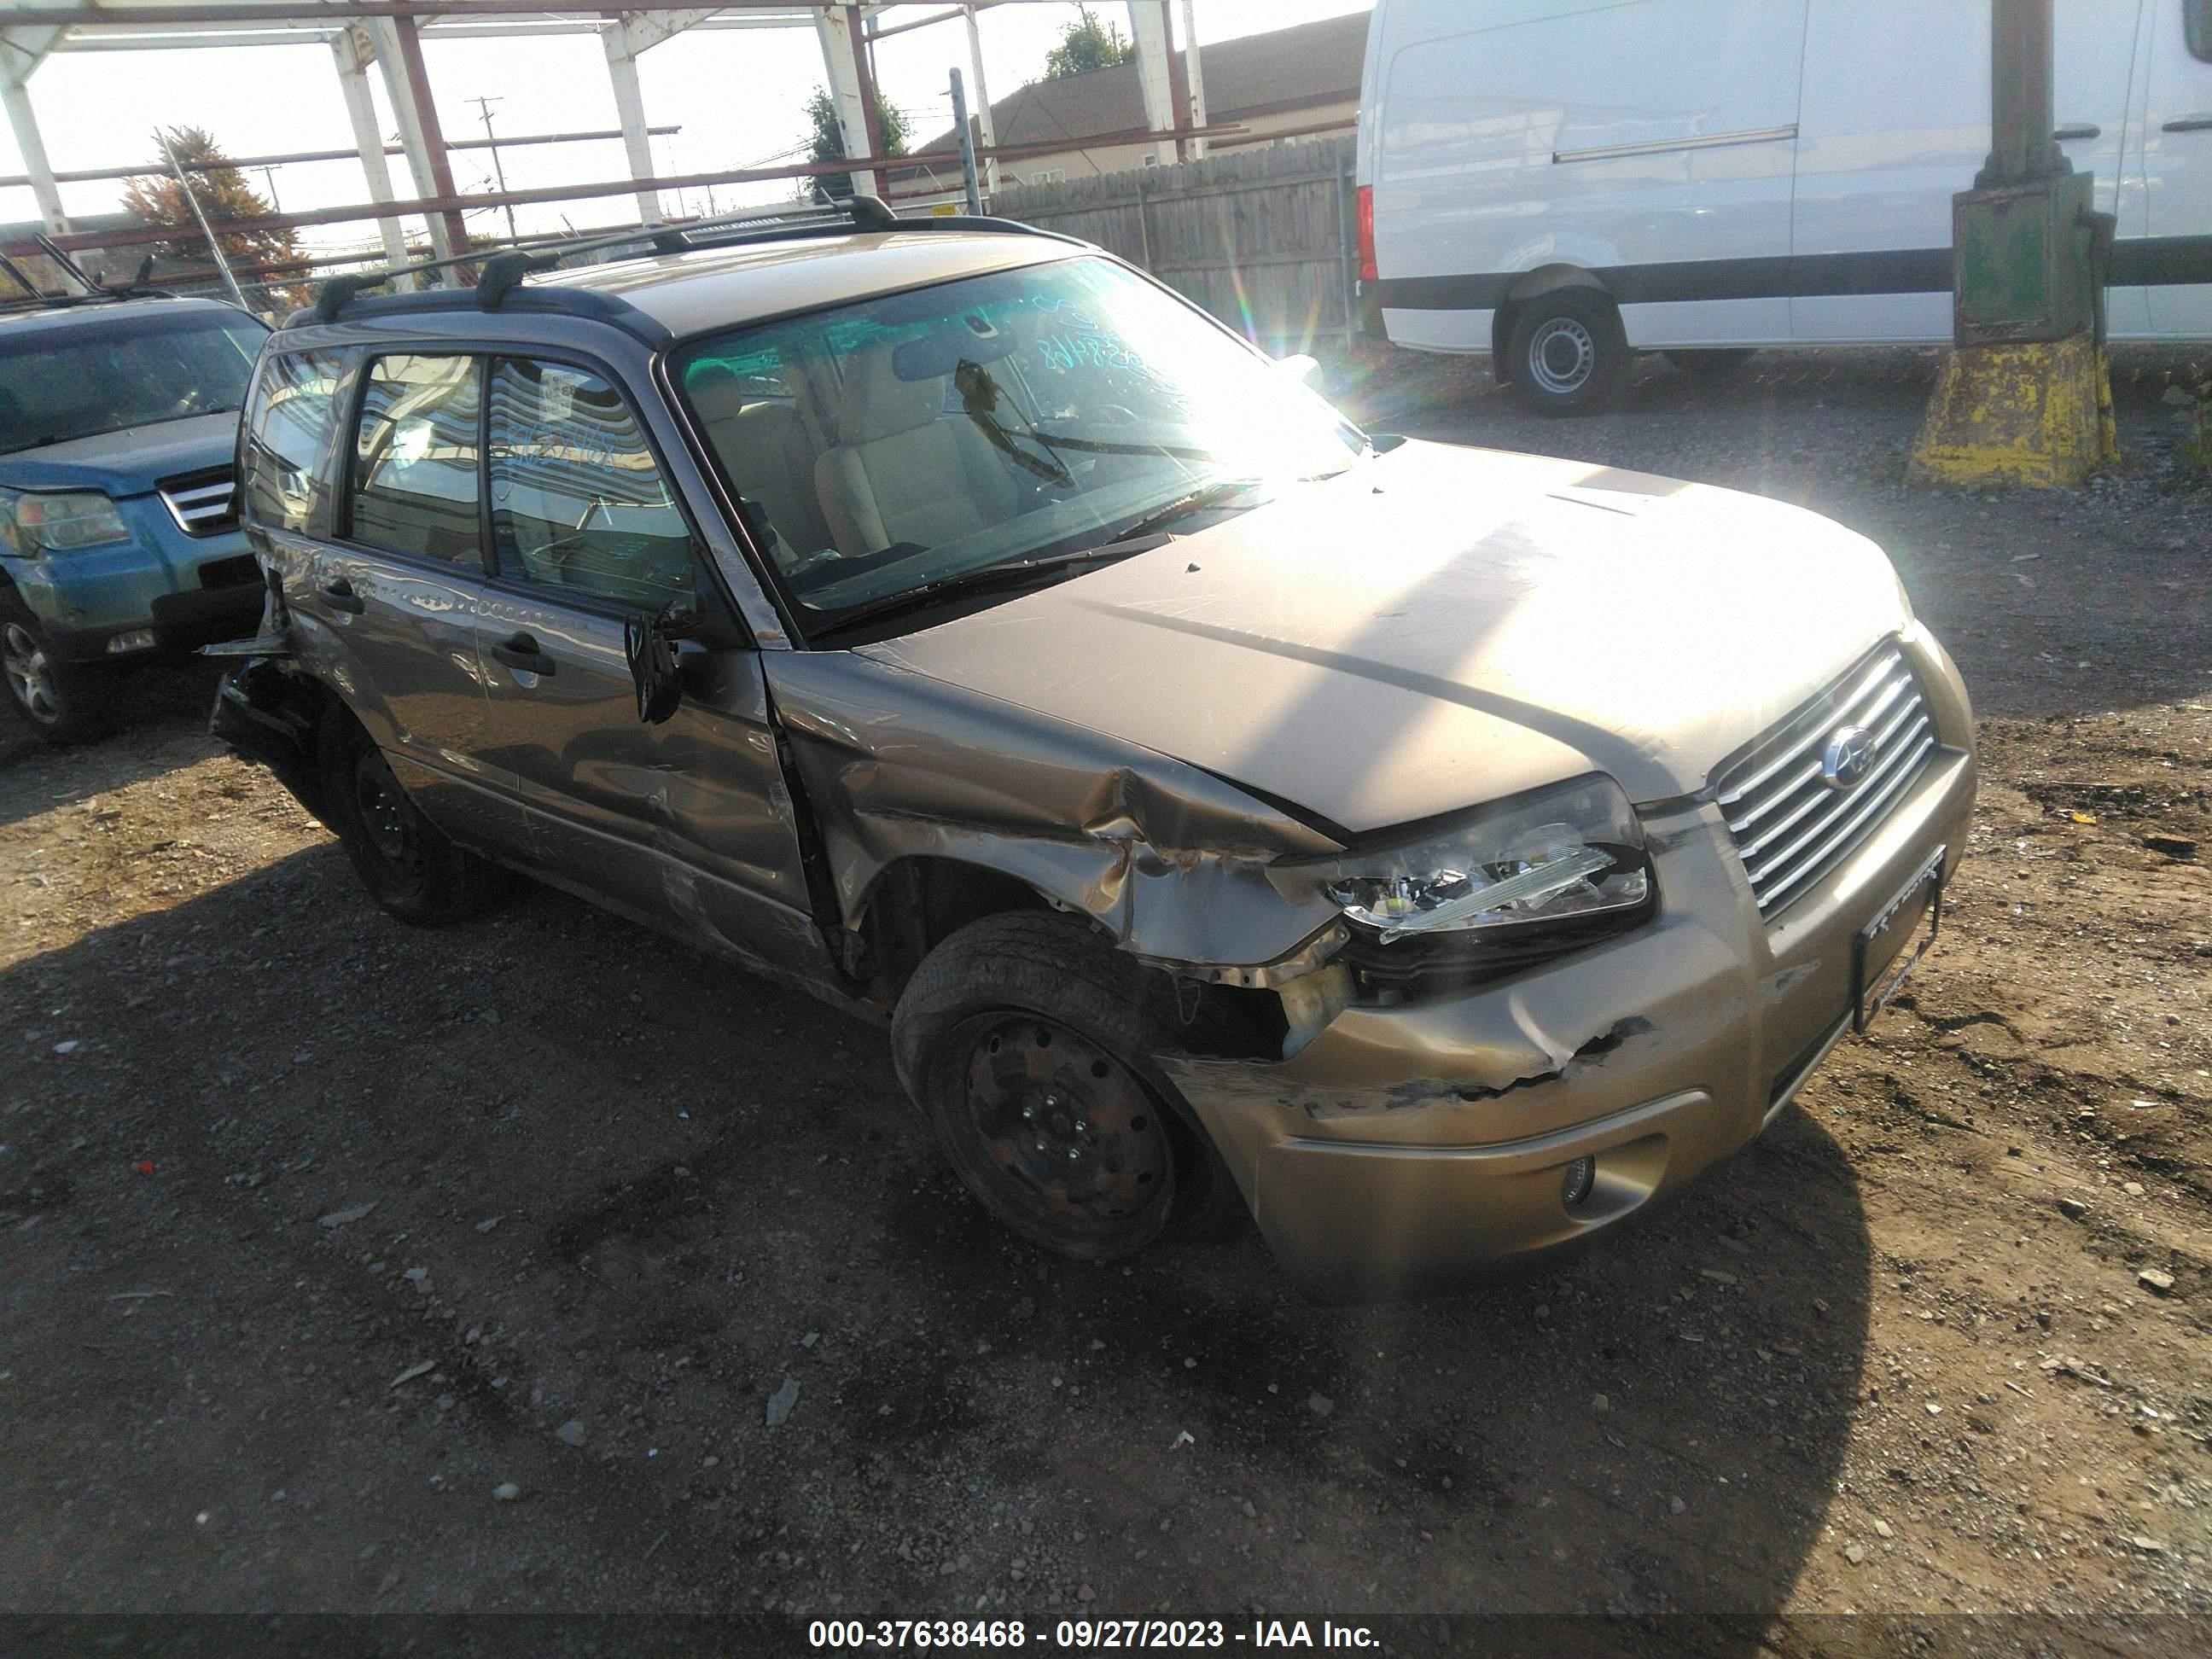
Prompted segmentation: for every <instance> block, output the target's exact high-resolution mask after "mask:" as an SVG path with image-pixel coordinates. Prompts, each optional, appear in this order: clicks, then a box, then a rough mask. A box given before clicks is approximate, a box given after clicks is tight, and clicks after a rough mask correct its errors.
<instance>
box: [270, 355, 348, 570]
mask: <svg viewBox="0 0 2212 1659" xmlns="http://www.w3.org/2000/svg"><path fill="white" fill-rule="evenodd" d="M344 368H345V360H344V359H343V358H342V357H340V356H338V355H337V353H336V352H334V351H288V352H285V353H283V355H281V356H272V357H270V358H269V359H268V360H267V361H266V362H264V363H263V364H262V366H261V374H260V378H259V379H258V380H256V381H255V382H254V386H253V398H252V403H251V404H249V405H248V406H247V410H246V517H247V518H248V519H250V520H252V521H253V522H254V523H256V524H264V525H267V526H270V527H271V528H273V529H278V530H298V531H304V530H306V529H307V523H308V520H309V519H311V518H312V517H313V514H314V513H315V510H316V508H317V507H319V505H320V503H321V495H322V485H321V483H320V477H321V475H322V474H323V472H324V471H325V468H324V465H323V463H324V459H325V453H326V450H327V447H328V445H329V442H330V436H331V428H333V427H335V426H336V425H337V403H336V401H335V399H336V397H337V387H338V379H339V376H340V375H341V374H343V372H344Z"/></svg>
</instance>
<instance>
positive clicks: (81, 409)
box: [0, 307, 269, 453]
mask: <svg viewBox="0 0 2212 1659" xmlns="http://www.w3.org/2000/svg"><path fill="white" fill-rule="evenodd" d="M268 333H269V331H268V330H267V329H265V328H264V327H263V326H262V325H260V324H259V323H258V322H256V321H254V320H253V319H252V318H251V317H248V316H246V314H245V313H243V312H237V311H230V310H222V311H203V310H200V309H199V308H197V307H193V308H191V309H189V310H186V309H184V308H181V307H180V308H179V309H178V310H177V311H175V312H173V313H150V314H149V313H143V312H141V313H136V314H133V315H129V316H119V317H101V318H99V319H96V320H95V319H82V320H77V319H72V320H71V321H70V323H69V324H67V325H64V326H62V327H58V328H27V329H23V330H21V331H14V332H13V337H10V331H8V330H5V329H0V453H9V452H13V451H15V450H22V449H36V448H38V447H40V446H41V445H45V444H54V443H61V442H63V441H65V440H67V439H70V438H88V437H91V436H93V435H95V434H97V433H101V432H118V431H121V430H122V429H123V428H126V427H134V426H151V425H153V424H155V422H160V421H179V420H183V419H184V418H185V417H186V416H191V415H212V414H217V413H220V412H222V411H224V410H235V409H236V408H237V407H238V406H239V405H240V404H242V403H244V402H245V401H246V382H247V381H248V380H251V379H252V374H253V359H254V355H255V354H256V353H257V352H258V351H259V350H260V349H261V342H262V341H263V340H264V339H265V338H267V337H268Z"/></svg>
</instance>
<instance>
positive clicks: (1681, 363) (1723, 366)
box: [1665, 346, 1759, 381]
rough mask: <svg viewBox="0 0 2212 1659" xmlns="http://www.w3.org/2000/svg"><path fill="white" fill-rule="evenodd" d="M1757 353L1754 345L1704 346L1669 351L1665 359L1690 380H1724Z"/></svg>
mask: <svg viewBox="0 0 2212 1659" xmlns="http://www.w3.org/2000/svg"><path fill="white" fill-rule="evenodd" d="M1758 355H1759V351H1758V348H1757V347H1755V346H1718V347H1705V348H1702V349H1698V350H1694V351H1669V352H1668V353H1666V354H1665V356H1666V358H1667V361H1668V362H1670V363H1672V364H1674V367H1675V368H1678V369H1680V371H1681V372H1682V374H1683V375H1684V376H1685V377H1686V378H1687V379H1689V380H1700V381H1703V380H1726V379H1728V378H1729V375H1731V374H1735V372H1736V371H1737V370H1738V369H1740V368H1742V367H1743V366H1744V365H1745V364H1746V363H1747V362H1750V361H1751V360H1752V359H1753V357H1755V356H1758Z"/></svg>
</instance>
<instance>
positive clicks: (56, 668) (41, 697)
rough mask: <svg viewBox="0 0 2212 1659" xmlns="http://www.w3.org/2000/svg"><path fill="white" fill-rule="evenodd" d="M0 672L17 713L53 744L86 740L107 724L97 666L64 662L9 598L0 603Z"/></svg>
mask: <svg viewBox="0 0 2212 1659" xmlns="http://www.w3.org/2000/svg"><path fill="white" fill-rule="evenodd" d="M0 673H4V674H5V676H6V678H7V681H8V705H9V708H13V709H14V710H15V715H16V718H17V719H19V720H21V721H22V722H23V724H24V725H25V726H28V727H29V728H30V729H31V731H32V732H33V733H34V734H36V735H37V736H38V737H39V738H41V739H42V740H44V741H45V742H47V743H50V744H53V745H55V747H57V748H66V747H67V746H69V745H70V744H79V743H89V742H91V741H92V740H93V739H94V738H97V737H100V736H101V735H102V734H103V733H105V732H106V730H107V728H108V726H110V725H111V724H112V707H111V705H110V704H109V702H108V700H107V699H106V696H103V695H101V694H102V693H103V692H105V691H106V690H107V687H106V686H105V685H103V684H100V680H101V678H102V676H101V675H100V671H99V670H98V669H96V668H82V667H79V666H78V665H76V664H75V663H72V662H65V661H64V660H63V659H62V657H61V655H60V653H58V652H57V651H55V650H54V648H53V647H52V646H51V645H50V644H48V643H47V641H46V632H45V630H44V629H41V628H40V626H39V623H38V620H37V618H35V617H33V616H32V615H31V613H30V612H29V611H26V610H23V609H22V608H21V607H20V606H19V605H15V604H14V603H12V602H11V603H9V604H7V605H4V606H0Z"/></svg>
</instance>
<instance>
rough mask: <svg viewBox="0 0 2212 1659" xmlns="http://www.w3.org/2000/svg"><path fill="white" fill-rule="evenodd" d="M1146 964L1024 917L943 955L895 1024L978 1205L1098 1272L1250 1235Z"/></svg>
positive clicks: (995, 919)
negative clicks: (1174, 1058)
mask: <svg viewBox="0 0 2212 1659" xmlns="http://www.w3.org/2000/svg"><path fill="white" fill-rule="evenodd" d="M1146 1002H1147V998H1146V986H1145V983H1144V980H1143V976H1142V975H1141V973H1140V971H1139V969H1138V967H1137V964H1136V963H1134V962H1133V961H1132V960H1131V959H1130V958H1128V957H1126V956H1123V955H1122V954H1121V952H1119V951H1115V950H1114V949H1113V948H1112V947H1111V946H1109V945H1107V944H1106V943H1105V942H1104V941H1103V939H1100V938H1099V937H1098V936H1097V933H1095V932H1093V931H1092V930H1091V928H1090V927H1088V926H1087V925H1086V924H1085V923H1083V922H1081V921H1077V920H1076V919H1075V918H1073V917H1071V916H1063V915H1044V914H1040V913H1037V912H1035V911H1018V912H1014V913H1012V914H1010V915H997V916H987V917H985V918H984V919H983V920H982V921H977V922H973V923H970V924H969V926H968V927H963V928H962V929H961V930H960V931H959V932H957V933H954V934H953V935H952V936H951V938H950V939H946V940H945V942H944V943H943V944H941V945H939V946H938V947H937V948H936V949H935V950H934V951H931V952H930V953H929V955H928V957H926V958H925V959H924V960H923V962H922V964H921V968H920V969H917V970H916V971H915V975H914V977H913V979H912V980H910V981H908V984H907V987H906V990H905V993H904V994H902V996H901V997H900V999H899V1005H898V1011H897V1013H896V1016H895V1017H894V1018H893V1020H892V1024H891V1044H892V1048H893V1052H894V1053H895V1054H896V1057H897V1060H898V1069H899V1076H900V1079H901V1080H902V1081H903V1082H904V1083H905V1085H906V1087H907V1091H908V1093H909V1094H911V1095H912V1096H913V1097H914V1098H915V1102H916V1103H918V1104H919V1105H920V1106H921V1109H922V1111H923V1113H924V1114H925V1115H927V1117H928V1119H929V1121H930V1125H931V1127H932V1128H933V1129H934V1130H935V1131H936V1133H937V1139H938V1142H939V1145H940V1146H942V1147H943V1148H944V1149H945V1157H946V1158H947V1159H948V1161H950V1162H951V1165H952V1167H953V1170H955V1172H957V1174H958V1176H960V1179H961V1181H962V1182H963V1184H964V1185H965V1186H966V1187H967V1188H968V1190H969V1192H970V1193H972V1194H975V1198H976V1200H977V1201H978V1202H980V1203H981V1205H982V1206H983V1207H984V1208H985V1209H987V1210H988V1211H989V1212H991V1213H992V1215H994V1217H996V1218H998V1219H999V1220H1000V1222H1001V1223H1003V1224H1004V1225H1006V1226H1007V1227H1009V1228H1011V1229H1012V1230H1013V1231H1015V1232H1017V1233H1019V1234H1020V1235H1021V1236H1022V1237H1024V1238H1026V1239H1028V1240H1029V1241H1030V1243H1033V1244H1039V1245H1042V1246H1043V1247H1044V1248H1045V1249H1048V1250H1053V1251H1056V1252H1058V1253H1059V1254H1060V1255H1069V1256H1074V1257H1077V1258H1079V1259H1081V1260H1085V1261H1117V1260H1119V1259H1121V1258H1122V1257H1124V1256H1130V1255H1135V1254H1136V1253H1137V1252H1138V1251H1139V1250H1141V1249H1144V1248H1145V1247H1146V1245H1148V1244H1150V1243H1152V1242H1153V1241H1154V1240H1156V1239H1158V1237H1161V1235H1162V1234H1164V1233H1173V1234H1175V1235H1176V1236H1178V1237H1185V1238H1212V1237H1221V1236H1223V1235H1224V1234H1225V1233H1226V1232H1229V1231H1234V1230H1235V1229H1236V1228H1237V1225H1240V1224H1241V1222H1242V1220H1243V1200H1242V1199H1241V1198H1240V1197H1239V1195H1238V1194H1237V1188H1236V1183H1235V1182H1234V1181H1233V1180H1231V1177H1230V1175H1229V1171H1228V1170H1227V1169H1226V1168H1225V1166H1224V1165H1223V1164H1222V1162H1221V1159H1220V1158H1219V1156H1218V1154H1216V1153H1215V1152H1214V1151H1213V1149H1212V1145H1211V1144H1210V1143H1209V1142H1208V1141H1207V1140H1206V1136H1205V1133H1204V1131H1203V1130H1201V1129H1200V1128H1199V1127H1197V1126H1196V1125H1195V1124H1194V1123H1193V1122H1191V1121H1188V1120H1187V1119H1186V1118H1185V1116H1184V1115H1183V1114H1184V1112H1185V1110H1186V1109H1185V1108H1184V1107H1183V1106H1182V1103H1181V1101H1180V1100H1179V1099H1177V1098H1176V1093H1175V1089H1174V1086H1173V1085H1171V1084H1170V1083H1169V1082H1168V1080H1167V1079H1166V1078H1165V1077H1164V1076H1163V1075H1162V1074H1161V1073H1160V1072H1159V1070H1158V1067H1157V1066H1155V1065H1154V1064H1153V1062H1152V1054H1154V1053H1155V1052H1157V1051H1158V1049H1160V1048H1164V1047H1166V1046H1168V1044H1167V1042H1166V1034H1165V1031H1164V1028H1163V1026H1162V1024H1161V1023H1160V1022H1159V1020H1158V1018H1156V1016H1155V1015H1154V1014H1153V1013H1152V1012H1151V1011H1150V1010H1149V1009H1148V1008H1147V1006H1146Z"/></svg>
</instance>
